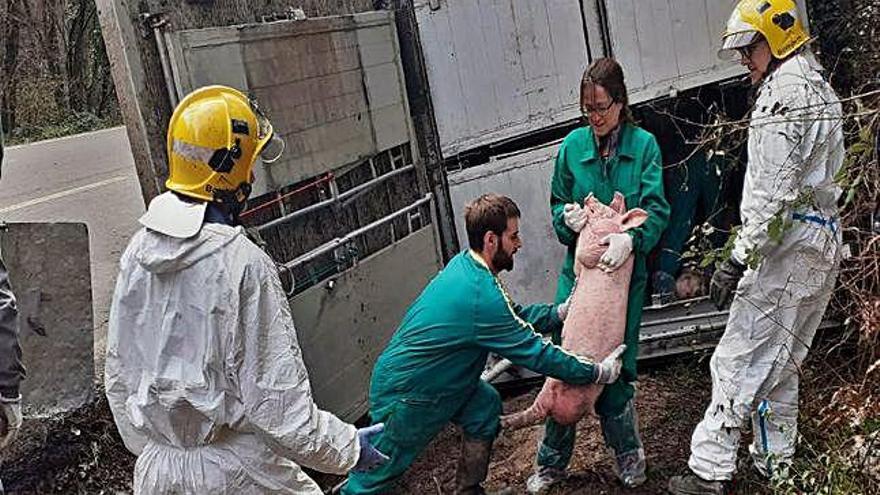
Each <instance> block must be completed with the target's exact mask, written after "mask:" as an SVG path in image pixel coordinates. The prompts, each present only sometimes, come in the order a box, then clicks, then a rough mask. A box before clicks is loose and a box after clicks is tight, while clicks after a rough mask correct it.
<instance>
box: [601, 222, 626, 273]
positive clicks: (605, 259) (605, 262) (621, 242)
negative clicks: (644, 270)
mask: <svg viewBox="0 0 880 495" xmlns="http://www.w3.org/2000/svg"><path fill="white" fill-rule="evenodd" d="M602 244H607V245H608V249H606V250H605V254H603V255H602V257H601V258H599V268H600V269H602V271H604V272H606V273H610V272H613V271H614V270H617V269H618V268H620V266H621V265H623V262H624V261H626V258H627V257H628V256H629V255H630V253H632V250H633V239H632V237H630V235H629V234H627V233H625V232H623V233H620V234H609V235H607V236H605V238H604V239H602Z"/></svg>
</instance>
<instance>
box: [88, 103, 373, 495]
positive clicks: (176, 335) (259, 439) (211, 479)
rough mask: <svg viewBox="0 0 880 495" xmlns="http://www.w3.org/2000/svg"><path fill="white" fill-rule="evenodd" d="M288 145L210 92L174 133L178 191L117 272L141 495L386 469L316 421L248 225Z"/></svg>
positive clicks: (117, 394) (127, 401)
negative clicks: (262, 181) (261, 180)
mask: <svg viewBox="0 0 880 495" xmlns="http://www.w3.org/2000/svg"><path fill="white" fill-rule="evenodd" d="M282 150H283V144H282V142H281V141H279V138H277V137H276V135H275V133H274V130H273V128H272V124H271V123H270V122H269V120H268V119H266V118H265V116H263V114H262V113H261V112H260V110H259V108H258V107H257V106H256V102H255V101H253V100H251V99H249V98H248V97H247V96H245V95H244V94H242V93H241V92H239V91H238V90H235V89H233V88H229V87H225V86H207V87H203V88H200V89H197V90H195V91H193V92H192V93H190V94H189V95H188V96H186V97H185V98H184V99H183V100H181V102H180V103H179V104H178V106H177V108H176V109H175V110H174V113H173V115H172V116H171V121H170V123H169V125H168V158H169V163H168V169H169V176H168V181H167V182H166V187H167V188H168V189H169V191H168V192H165V193H163V194H161V195H159V196H157V197H156V198H154V199H153V200H152V201H151V202H150V206H149V208H148V209H147V212H146V214H144V216H142V217H141V219H140V222H141V224H143V226H144V228H143V229H141V230H140V231H138V232H137V233H136V234H135V235H134V236H133V237H132V239H131V242H130V243H129V245H128V247H127V248H126V250H125V252H124V253H123V255H122V259H121V260H120V270H119V277H118V279H117V281H116V289H115V291H114V293H113V301H112V305H111V309H110V329H109V334H108V337H107V361H106V367H105V375H104V383H105V389H106V394H107V399H108V401H109V404H110V410H111V411H112V413H113V418H114V420H115V422H116V426H117V428H118V429H119V433H120V434H121V436H122V439H123V441H124V442H125V445H126V447H127V448H128V449H129V450H130V451H131V452H133V453H134V454H135V455H137V456H138V459H137V463H136V464H135V472H134V485H133V488H134V493H135V494H147V493H149V494H172V493H173V494H183V493H185V494H202V493H229V494H233V493H234V494H256V493H290V494H315V495H318V494H321V493H323V492H322V491H321V489H320V487H319V486H318V485H317V484H316V483H315V482H314V481H313V480H312V479H311V478H309V476H308V475H306V474H305V473H304V472H303V470H302V469H301V468H300V466H306V467H309V468H312V469H315V470H317V471H324V472H329V473H334V474H343V473H345V472H347V471H349V470H352V469H354V470H369V469H372V468H375V467H376V466H378V465H380V464H382V463H383V462H384V461H385V460H387V458H386V457H385V456H384V455H383V454H382V453H381V452H379V451H378V450H376V449H375V448H373V446H372V445H371V443H370V440H371V438H372V437H373V436H375V435H377V434H379V433H380V432H381V431H382V428H383V425H381V424H380V425H374V426H372V427H370V428H365V429H360V430H357V429H355V427H354V426H352V425H350V424H347V423H344V422H343V421H341V420H339V419H338V418H337V417H336V416H334V415H332V414H330V413H328V412H326V411H322V410H320V409H319V408H318V407H317V405H315V402H314V401H313V400H312V391H311V387H310V385H309V375H308V371H307V370H306V367H305V364H304V363H303V358H302V352H301V351H300V348H299V344H298V343H297V334H296V329H295V328H294V324H293V318H292V317H291V314H290V307H289V305H288V302H287V297H286V295H285V293H284V290H283V288H282V286H281V280H280V278H279V276H278V272H277V268H276V266H275V263H274V262H273V261H272V259H271V258H270V257H269V255H268V254H266V253H265V252H263V251H262V250H261V249H260V248H258V247H257V245H256V244H254V243H253V242H251V240H250V239H248V238H247V237H246V236H245V233H244V230H243V228H242V227H241V226H240V225H239V221H238V215H239V213H240V212H241V211H242V209H243V207H244V204H245V201H246V200H247V197H248V195H249V194H250V190H251V182H252V181H253V180H254V176H253V166H254V162H255V161H256V160H257V158H258V157H260V158H262V159H263V161H265V162H269V163H271V162H272V161H275V160H277V159H278V158H279V157H280V154H281V151H282Z"/></svg>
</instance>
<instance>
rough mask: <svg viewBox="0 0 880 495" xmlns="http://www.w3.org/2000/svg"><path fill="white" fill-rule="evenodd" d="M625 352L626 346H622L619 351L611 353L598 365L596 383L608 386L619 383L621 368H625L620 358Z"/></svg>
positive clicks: (618, 347) (615, 350) (618, 348)
mask: <svg viewBox="0 0 880 495" xmlns="http://www.w3.org/2000/svg"><path fill="white" fill-rule="evenodd" d="M625 350H626V344H620V345H619V346H617V349H614V350H613V351H611V354H609V355H608V357H606V358H605V359H603V360H602V362H601V363H599V364H597V365H596V383H601V384H608V383H614V382H616V381H617V377H619V376H620V367H621V366H623V362H622V361H621V360H620V356H621V355H622V354H623V351H625Z"/></svg>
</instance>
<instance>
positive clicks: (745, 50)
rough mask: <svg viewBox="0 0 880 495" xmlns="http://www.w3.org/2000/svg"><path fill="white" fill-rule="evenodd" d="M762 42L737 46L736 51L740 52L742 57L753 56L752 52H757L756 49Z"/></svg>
mask: <svg viewBox="0 0 880 495" xmlns="http://www.w3.org/2000/svg"><path fill="white" fill-rule="evenodd" d="M759 44H760V43H752V44H751V45H747V46H743V47H741V48H737V49H736V51H737V52H739V55H740V56H741V57H742V58H752V54H754V53H755V50H757V49H758V45H759Z"/></svg>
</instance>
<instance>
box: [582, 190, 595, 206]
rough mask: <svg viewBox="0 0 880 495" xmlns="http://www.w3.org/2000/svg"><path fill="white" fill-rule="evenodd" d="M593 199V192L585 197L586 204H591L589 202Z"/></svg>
mask: <svg viewBox="0 0 880 495" xmlns="http://www.w3.org/2000/svg"><path fill="white" fill-rule="evenodd" d="M592 199H593V193H590V194H588V195H587V197H586V198H584V206H587V205H589V204H590V200H592Z"/></svg>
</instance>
